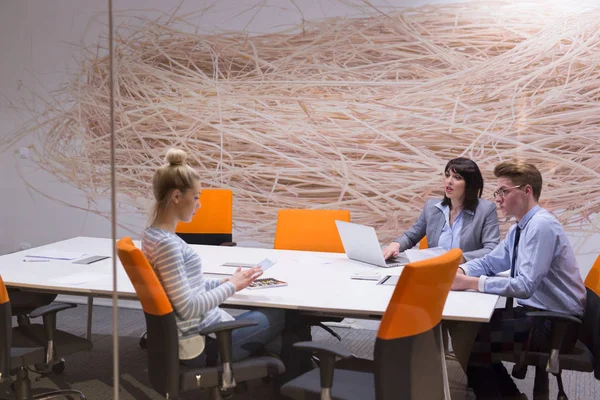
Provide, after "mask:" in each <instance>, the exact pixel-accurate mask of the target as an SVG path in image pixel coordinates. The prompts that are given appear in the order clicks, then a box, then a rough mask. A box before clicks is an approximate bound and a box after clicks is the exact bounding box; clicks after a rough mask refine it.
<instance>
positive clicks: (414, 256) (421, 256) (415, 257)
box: [404, 247, 446, 262]
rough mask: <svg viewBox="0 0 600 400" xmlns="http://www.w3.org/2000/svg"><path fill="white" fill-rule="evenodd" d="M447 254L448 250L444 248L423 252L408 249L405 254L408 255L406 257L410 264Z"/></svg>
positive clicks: (434, 248)
mask: <svg viewBox="0 0 600 400" xmlns="http://www.w3.org/2000/svg"><path fill="white" fill-rule="evenodd" d="M445 252H446V249H444V248H443V247H432V248H430V249H423V250H414V249H408V250H406V251H405V252H404V253H405V254H406V257H408V259H409V260H410V262H415V261H422V260H427V259H428V258H433V257H437V256H440V255H442V254H444V253H445Z"/></svg>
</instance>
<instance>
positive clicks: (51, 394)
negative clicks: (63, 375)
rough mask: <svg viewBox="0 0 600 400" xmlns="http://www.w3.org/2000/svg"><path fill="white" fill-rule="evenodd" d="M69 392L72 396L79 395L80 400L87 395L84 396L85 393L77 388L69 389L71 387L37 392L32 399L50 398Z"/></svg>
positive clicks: (84, 398)
mask: <svg viewBox="0 0 600 400" xmlns="http://www.w3.org/2000/svg"><path fill="white" fill-rule="evenodd" d="M69 394H70V395H74V396H79V398H80V399H81V400H87V397H85V395H84V394H83V393H82V392H80V391H79V390H71V389H63V390H55V391H53V392H48V393H42V394H37V395H35V396H33V397H32V399H36V400H50V399H55V398H56V397H64V396H66V395H69Z"/></svg>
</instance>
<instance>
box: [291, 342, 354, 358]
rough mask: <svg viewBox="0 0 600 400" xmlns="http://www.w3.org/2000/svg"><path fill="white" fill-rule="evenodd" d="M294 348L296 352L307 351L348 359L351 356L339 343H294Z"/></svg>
mask: <svg viewBox="0 0 600 400" xmlns="http://www.w3.org/2000/svg"><path fill="white" fill-rule="evenodd" d="M294 348H296V349H298V350H308V351H312V352H313V353H317V354H318V355H319V354H327V355H332V356H335V357H340V358H350V357H352V356H353V354H352V352H351V351H349V350H348V349H346V348H345V347H344V346H342V345H341V344H339V343H326V342H298V343H294Z"/></svg>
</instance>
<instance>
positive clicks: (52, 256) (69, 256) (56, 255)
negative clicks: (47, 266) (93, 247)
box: [25, 249, 85, 260]
mask: <svg viewBox="0 0 600 400" xmlns="http://www.w3.org/2000/svg"><path fill="white" fill-rule="evenodd" d="M83 256H85V253H78V252H73V251H61V250H54V249H48V250H41V251H38V252H35V253H32V254H27V255H26V256H25V257H31V258H45V259H47V260H75V259H77V258H81V257H83Z"/></svg>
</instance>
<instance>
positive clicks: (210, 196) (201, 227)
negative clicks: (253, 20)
mask: <svg viewBox="0 0 600 400" xmlns="http://www.w3.org/2000/svg"><path fill="white" fill-rule="evenodd" d="M232 213H233V193H232V192H231V190H229V189H202V191H201V192H200V208H199V209H198V211H197V212H196V214H195V215H194V218H192V220H191V221H190V222H179V224H177V228H176V229H175V231H176V232H177V233H231V230H232V226H233V215H232Z"/></svg>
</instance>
